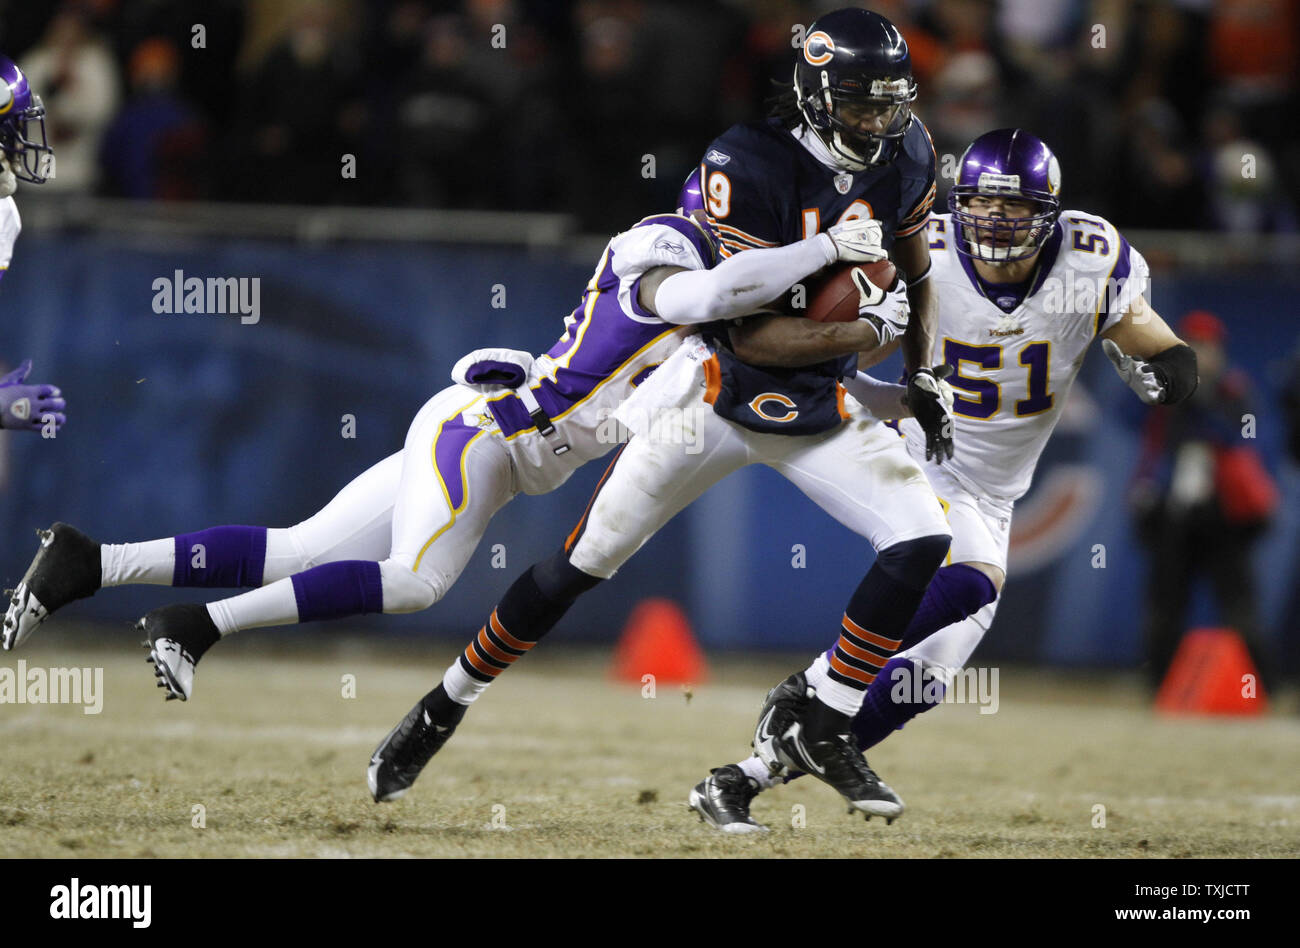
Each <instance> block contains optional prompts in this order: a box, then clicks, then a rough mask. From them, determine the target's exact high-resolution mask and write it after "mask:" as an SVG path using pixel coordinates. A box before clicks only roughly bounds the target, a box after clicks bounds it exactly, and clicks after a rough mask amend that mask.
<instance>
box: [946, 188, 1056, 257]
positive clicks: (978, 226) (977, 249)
mask: <svg viewBox="0 0 1300 948" xmlns="http://www.w3.org/2000/svg"><path fill="white" fill-rule="evenodd" d="M984 177H986V176H984ZM977 196H979V197H1003V198H1008V199H1012V200H1017V201H1027V202H1029V203H1030V204H1032V205H1034V207H1035V211H1034V213H1032V214H1030V215H1029V216H1028V217H993V216H988V215H983V214H975V213H973V212H971V211H970V210H968V209H967V205H968V203H969V202H970V200H971V199H972V198H974V197H977ZM948 209H949V210H950V211H951V212H952V220H953V224H954V225H955V227H956V230H957V241H956V249H957V252H958V253H961V254H964V255H965V256H967V257H973V258H974V259H976V260H982V261H983V262H985V263H993V264H999V263H1008V262H1010V261H1013V260H1021V259H1023V258H1025V257H1029V256H1032V255H1033V254H1035V253H1037V252H1038V251H1039V249H1040V248H1041V247H1042V246H1043V244H1044V243H1046V242H1047V238H1049V237H1050V236H1051V235H1052V231H1053V230H1055V228H1056V219H1057V218H1058V217H1060V214H1061V207H1060V202H1059V201H1057V199H1056V198H1055V197H1054V196H1051V195H1046V196H1043V195H1039V194H1037V193H1027V192H1024V191H1022V190H1020V188H1019V186H1018V185H1017V186H1015V187H999V186H994V185H986V184H984V183H983V182H982V183H981V184H980V185H979V186H978V187H975V188H971V187H960V186H959V187H955V188H953V190H952V192H951V193H950V194H949V195H948Z"/></svg>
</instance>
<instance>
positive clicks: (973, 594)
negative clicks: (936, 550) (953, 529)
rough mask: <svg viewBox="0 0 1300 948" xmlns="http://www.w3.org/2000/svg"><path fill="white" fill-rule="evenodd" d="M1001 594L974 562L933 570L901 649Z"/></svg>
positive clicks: (979, 607) (905, 633)
mask: <svg viewBox="0 0 1300 948" xmlns="http://www.w3.org/2000/svg"><path fill="white" fill-rule="evenodd" d="M996 598H998V591H997V590H996V589H994V588H993V580H991V579H989V578H988V577H987V576H985V575H984V574H983V573H982V572H980V571H979V570H977V569H976V568H975V567H973V566H967V565H966V564H965V563H955V564H953V565H952V566H945V567H943V568H942V569H940V570H939V572H937V573H935V574H934V579H932V580H930V585H929V586H927V587H926V590H925V598H924V599H922V600H921V604H920V605H919V606H917V607H916V614H915V615H914V616H912V621H911V623H910V624H909V625H908V626H907V631H906V632H904V633H903V644H902V646H901V647H900V648H899V651H900V652H901V651H902V650H903V649H905V648H911V647H912V646H913V645H915V644H916V643H917V642H919V641H921V640H922V639H924V638H929V637H930V636H931V635H933V634H934V633H935V632H938V631H939V630H940V629H942V628H944V627H946V626H950V625H952V624H953V623H954V622H960V621H961V620H962V619H965V618H966V617H967V616H973V615H974V614H975V613H977V612H979V611H980V609H981V608H982V607H984V606H987V605H988V604H989V603H990V602H992V601H993V600H994V599H996Z"/></svg>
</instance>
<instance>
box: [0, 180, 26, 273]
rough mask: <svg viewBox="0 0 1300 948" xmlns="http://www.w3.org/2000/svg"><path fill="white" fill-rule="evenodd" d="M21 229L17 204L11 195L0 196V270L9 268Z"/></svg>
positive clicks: (21, 224) (21, 223)
mask: <svg viewBox="0 0 1300 948" xmlns="http://www.w3.org/2000/svg"><path fill="white" fill-rule="evenodd" d="M22 229H23V222H22V218H20V217H19V216H18V205H17V204H16V203H14V199H13V197H12V196H11V197H7V198H0V272H3V271H5V270H8V269H9V261H10V260H12V259H13V257H14V243H15V242H17V240H18V232H19V231H21V230H22Z"/></svg>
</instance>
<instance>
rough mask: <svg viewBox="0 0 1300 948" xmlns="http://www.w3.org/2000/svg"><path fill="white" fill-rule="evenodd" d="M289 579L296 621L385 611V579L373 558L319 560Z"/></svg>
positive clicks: (337, 617)
mask: <svg viewBox="0 0 1300 948" xmlns="http://www.w3.org/2000/svg"><path fill="white" fill-rule="evenodd" d="M289 579H290V581H291V582H292V583H293V596H294V599H296V600H297V602H298V621H299V622H310V621H311V620H313V619H339V618H342V617H343V616H355V615H360V614H361V613H363V612H383V611H384V581H383V578H382V577H381V576H380V573H379V564H378V563H376V562H374V561H373V560H339V561H338V562H336V563H322V564H321V565H320V566H314V567H312V568H311V569H309V570H306V571H304V572H301V573H294V574H293V575H292V576H290V577H289Z"/></svg>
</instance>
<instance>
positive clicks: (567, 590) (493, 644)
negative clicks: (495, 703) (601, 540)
mask: <svg viewBox="0 0 1300 948" xmlns="http://www.w3.org/2000/svg"><path fill="white" fill-rule="evenodd" d="M599 582H600V580H599V579H597V578H596V577H594V576H588V575H587V574H586V573H584V572H582V570H580V569H578V568H577V567H575V566H573V565H572V564H571V563H570V562H569V560H568V555H567V554H566V553H564V552H563V551H561V552H559V553H557V554H555V555H554V556H552V557H550V558H549V559H546V560H543V561H542V562H540V563H537V564H535V565H533V566H531V567H529V569H528V570H526V571H525V572H524V574H523V575H522V576H520V577H519V578H518V579H516V580H515V581H514V583H512V584H511V586H510V588H509V589H507V590H506V594H505V595H504V596H502V597H501V601H500V603H498V604H497V607H496V608H495V609H493V610H492V614H491V615H490V616H489V617H488V621H487V623H486V624H485V625H484V626H483V628H481V629H479V631H478V634H477V635H476V636H474V638H473V639H471V640H470V643H469V645H468V646H467V647H466V649H465V651H464V652H463V653H461V655H460V657H459V658H457V659H456V661H455V662H454V663H453V664H452V666H451V667H450V668H448V669H447V673H446V675H445V676H444V677H443V685H442V687H444V691H445V694H447V695H448V696H450V698H451V700H453V701H455V702H457V703H458V704H462V705H464V704H469V703H470V702H471V701H473V700H474V699H475V698H477V697H478V696H479V695H480V694H482V693H483V691H484V690H485V689H486V688H487V686H488V685H490V684H492V682H494V681H496V679H497V676H498V675H500V674H501V673H502V672H503V671H505V670H506V669H507V668H509V667H510V666H511V665H513V664H514V663H515V661H516V660H517V659H519V658H520V657H522V656H523V655H526V654H527V653H528V651H529V650H530V649H531V648H532V647H533V646H534V645H536V644H537V642H538V641H539V640H540V639H541V638H542V636H544V635H545V634H546V633H547V632H549V631H550V630H551V629H552V628H554V626H555V624H556V623H557V622H559V621H560V619H561V618H563V617H564V614H565V613H566V612H568V611H569V607H570V606H572V605H573V603H574V601H575V600H576V599H577V598H578V597H579V596H580V595H582V594H583V593H584V592H586V591H587V590H588V589H591V588H592V587H593V586H595V585H596V584H597V583H599Z"/></svg>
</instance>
